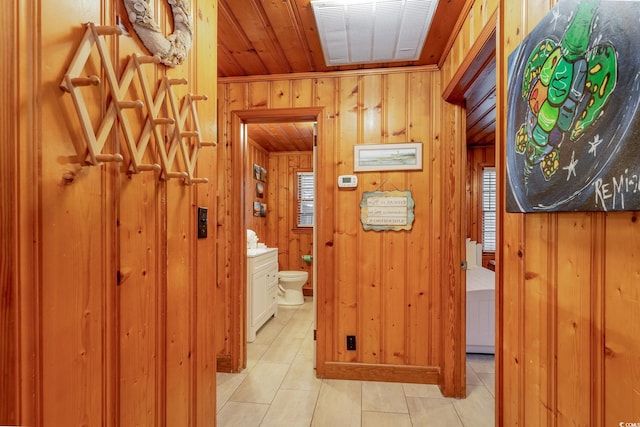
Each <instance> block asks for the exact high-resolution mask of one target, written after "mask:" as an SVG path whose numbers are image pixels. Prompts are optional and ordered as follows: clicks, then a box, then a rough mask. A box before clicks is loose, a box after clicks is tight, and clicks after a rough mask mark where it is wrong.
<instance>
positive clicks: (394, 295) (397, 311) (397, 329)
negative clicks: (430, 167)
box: [365, 74, 425, 365]
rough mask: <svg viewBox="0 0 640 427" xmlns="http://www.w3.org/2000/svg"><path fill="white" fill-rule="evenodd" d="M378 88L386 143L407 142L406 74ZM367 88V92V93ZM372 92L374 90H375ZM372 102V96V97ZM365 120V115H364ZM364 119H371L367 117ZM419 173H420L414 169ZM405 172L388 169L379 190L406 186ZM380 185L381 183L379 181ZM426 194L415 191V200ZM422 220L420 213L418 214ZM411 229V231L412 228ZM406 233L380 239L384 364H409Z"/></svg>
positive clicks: (391, 77)
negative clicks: (407, 353)
mask: <svg viewBox="0 0 640 427" xmlns="http://www.w3.org/2000/svg"><path fill="white" fill-rule="evenodd" d="M380 80H381V82H380V86H381V87H380V88H379V89H377V91H380V92H381V95H382V99H383V102H381V103H380V105H381V107H380V110H381V111H380V113H379V116H380V120H382V136H383V137H384V138H385V142H400V141H406V133H407V101H408V100H407V90H408V87H407V76H406V75H405V74H391V75H388V76H382V78H381V79H380ZM369 92H370V91H367V93H369ZM374 93H375V92H374ZM372 101H375V98H373V99H372ZM365 119H366V118H365ZM366 122H370V120H367V121H366ZM416 173H420V172H416ZM407 175H408V174H407V173H405V172H387V173H385V174H383V179H385V180H388V181H387V182H386V183H385V184H384V185H383V186H382V189H385V190H389V189H391V190H392V189H394V188H396V187H397V188H399V189H400V190H405V189H407V188H408V187H407V181H408V177H407ZM380 184H381V185H382V184H383V182H381V183H380ZM424 196H425V195H421V194H415V195H413V197H415V198H417V199H418V200H420V199H422V198H423V197H424ZM419 218H420V220H422V216H420V217H419ZM412 232H413V230H412ZM408 234H409V233H408V232H406V231H400V232H385V233H383V236H382V239H383V242H382V248H383V249H382V251H381V255H382V286H383V293H382V304H381V308H382V310H381V312H382V316H383V327H382V336H381V338H382V361H383V363H387V364H396V365H404V364H407V363H408V360H407V358H406V356H407V355H406V349H407V345H408V336H407V334H406V304H405V299H406V293H407V292H408V291H409V287H410V283H411V282H412V281H413V280H416V279H417V278H415V277H409V276H407V270H406V268H405V267H406V260H407V258H408V253H407V247H406V240H407V237H408Z"/></svg>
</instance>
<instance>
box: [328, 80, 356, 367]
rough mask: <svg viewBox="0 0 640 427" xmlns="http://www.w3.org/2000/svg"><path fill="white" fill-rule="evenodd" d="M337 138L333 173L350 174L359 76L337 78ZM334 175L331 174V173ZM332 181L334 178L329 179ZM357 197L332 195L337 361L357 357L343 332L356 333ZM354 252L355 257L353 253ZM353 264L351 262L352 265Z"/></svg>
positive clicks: (340, 192)
mask: <svg viewBox="0 0 640 427" xmlns="http://www.w3.org/2000/svg"><path fill="white" fill-rule="evenodd" d="M338 84H339V86H338V88H337V90H338V97H339V101H338V102H339V107H338V115H337V117H338V123H337V126H338V134H337V137H338V140H339V141H340V143H339V145H338V147H337V149H336V161H337V164H336V166H337V167H336V173H337V175H344V174H350V173H351V172H352V171H353V160H351V161H349V159H353V146H354V145H355V144H357V143H360V142H362V138H363V137H362V122H361V117H362V116H361V109H362V105H363V98H362V96H363V94H362V91H361V84H362V78H361V77H359V76H345V77H341V78H340V79H339V82H338ZM333 178H334V179H335V176H334V177H333ZM332 185H335V182H334V183H332ZM358 206H359V201H358V200H357V195H356V193H354V192H345V191H338V192H337V194H336V196H335V206H334V209H336V211H337V212H340V214H339V215H338V217H337V218H336V224H335V227H336V228H335V230H336V233H335V241H334V244H335V247H336V263H337V265H336V270H335V271H336V275H335V277H336V278H337V280H336V292H337V295H336V298H337V299H336V301H339V302H340V303H339V304H340V307H339V309H338V310H337V312H336V313H335V314H336V316H337V318H336V325H335V327H334V330H333V331H331V333H332V336H331V339H333V340H334V346H335V353H334V354H333V355H331V356H330V357H331V359H332V360H337V361H340V362H355V361H357V360H358V358H359V357H360V354H359V352H361V351H362V348H363V347H362V346H360V347H359V348H360V350H356V351H355V352H353V351H350V352H347V349H346V336H347V335H357V333H358V324H357V319H358V293H359V289H358V283H359V277H358V271H359V269H358V268H354V266H355V265H357V264H358V263H359V262H361V260H360V259H358V258H357V254H358V247H357V242H356V241H355V240H354V239H353V236H355V235H357V233H358V230H359V229H360V227H361V225H360V216H359V207H358ZM354 255H355V257H354ZM354 264H355V265H354Z"/></svg>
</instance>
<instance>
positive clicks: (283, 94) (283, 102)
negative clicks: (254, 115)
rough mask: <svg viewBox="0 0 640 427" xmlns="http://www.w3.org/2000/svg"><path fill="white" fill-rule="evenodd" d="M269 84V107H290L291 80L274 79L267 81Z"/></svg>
mask: <svg viewBox="0 0 640 427" xmlns="http://www.w3.org/2000/svg"><path fill="white" fill-rule="evenodd" d="M269 86H271V100H270V102H269V107H270V108H288V107H291V101H292V98H293V97H292V91H291V80H289V79H287V80H276V81H272V82H270V83H269Z"/></svg>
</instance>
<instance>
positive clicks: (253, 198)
mask: <svg viewBox="0 0 640 427" xmlns="http://www.w3.org/2000/svg"><path fill="white" fill-rule="evenodd" d="M245 162H246V164H245V171H246V172H245V176H244V178H243V182H244V191H245V207H244V209H245V217H246V218H247V221H246V228H247V229H249V230H253V231H255V232H256V234H257V235H258V239H260V242H261V243H266V244H267V246H273V241H271V240H270V239H269V237H270V232H269V227H268V222H269V221H270V218H271V217H272V216H273V215H276V216H277V214H278V209H274V207H273V206H272V203H273V202H275V200H272V198H271V197H270V196H271V191H272V190H275V189H276V188H277V187H276V185H277V181H274V180H273V174H272V170H271V169H269V170H268V172H267V181H266V182H261V181H259V180H257V179H255V178H254V177H253V165H258V166H260V167H263V168H265V169H268V168H269V153H268V152H267V151H266V150H265V149H264V148H262V147H260V146H258V145H256V144H255V143H253V142H252V141H249V143H248V144H247V156H246V158H245ZM259 182H261V183H262V185H263V188H264V197H263V198H259V197H257V195H256V184H258V183H259ZM253 202H260V203H265V204H266V205H267V209H268V212H267V216H266V217H259V216H255V215H254V214H253Z"/></svg>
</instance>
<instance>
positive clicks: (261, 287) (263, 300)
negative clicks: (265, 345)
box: [247, 248, 278, 342]
mask: <svg viewBox="0 0 640 427" xmlns="http://www.w3.org/2000/svg"><path fill="white" fill-rule="evenodd" d="M277 315H278V248H266V249H248V250H247V341H248V342H253V341H254V340H255V339H256V332H257V331H258V329H260V327H261V326H262V325H264V323H265V322H266V321H267V320H269V318H270V317H271V316H277Z"/></svg>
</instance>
